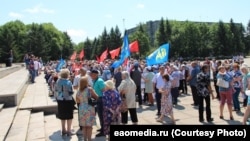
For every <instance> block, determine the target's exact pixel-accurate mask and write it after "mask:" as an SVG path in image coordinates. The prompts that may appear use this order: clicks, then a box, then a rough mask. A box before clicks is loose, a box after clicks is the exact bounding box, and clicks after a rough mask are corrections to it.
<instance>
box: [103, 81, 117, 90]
mask: <svg viewBox="0 0 250 141" xmlns="http://www.w3.org/2000/svg"><path fill="white" fill-rule="evenodd" d="M105 85H106V87H108V89H115V85H114V83H113V81H112V80H107V81H106V82H105Z"/></svg>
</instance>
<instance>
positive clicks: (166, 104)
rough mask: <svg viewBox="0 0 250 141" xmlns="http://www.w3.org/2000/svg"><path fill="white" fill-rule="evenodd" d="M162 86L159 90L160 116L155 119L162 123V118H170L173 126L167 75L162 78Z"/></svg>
mask: <svg viewBox="0 0 250 141" xmlns="http://www.w3.org/2000/svg"><path fill="white" fill-rule="evenodd" d="M162 77H163V80H164V82H165V83H164V86H163V88H161V89H160V90H159V92H160V93H161V95H162V96H161V116H160V117H159V118H158V119H156V120H157V121H158V122H163V118H164V116H170V118H171V120H172V124H175V119H174V113H173V102H172V95H171V81H170V76H169V75H168V74H164V75H163V76H162Z"/></svg>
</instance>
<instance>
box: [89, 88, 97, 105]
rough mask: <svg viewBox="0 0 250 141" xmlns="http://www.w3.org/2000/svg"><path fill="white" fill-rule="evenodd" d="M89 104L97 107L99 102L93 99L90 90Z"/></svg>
mask: <svg viewBox="0 0 250 141" xmlns="http://www.w3.org/2000/svg"><path fill="white" fill-rule="evenodd" d="M88 104H89V105H91V106H96V105H97V101H96V100H95V99H94V98H92V97H91V94H90V92H89V89H88Z"/></svg>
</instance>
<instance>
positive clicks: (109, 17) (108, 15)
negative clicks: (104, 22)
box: [104, 14, 113, 19]
mask: <svg viewBox="0 0 250 141" xmlns="http://www.w3.org/2000/svg"><path fill="white" fill-rule="evenodd" d="M104 17H105V18H107V19H111V18H113V16H112V15H111V14H106V15H105V16H104Z"/></svg>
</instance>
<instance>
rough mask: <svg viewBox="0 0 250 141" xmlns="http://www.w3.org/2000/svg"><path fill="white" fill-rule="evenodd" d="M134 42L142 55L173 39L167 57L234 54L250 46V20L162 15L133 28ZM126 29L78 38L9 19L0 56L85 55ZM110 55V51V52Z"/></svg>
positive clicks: (113, 42) (0, 36)
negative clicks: (201, 19) (202, 19)
mask: <svg viewBox="0 0 250 141" xmlns="http://www.w3.org/2000/svg"><path fill="white" fill-rule="evenodd" d="M129 30H131V32H129V33H130V34H129V41H130V43H131V42H133V41H135V40H137V41H138V42H139V50H140V52H139V53H137V54H132V57H133V55H134V56H137V57H138V56H139V57H141V58H144V59H145V57H146V56H147V55H149V54H150V53H151V52H152V51H154V50H155V49H157V48H158V47H159V46H161V45H162V44H165V43H169V44H170V52H169V57H170V58H171V59H176V58H178V57H180V56H181V57H184V58H197V57H207V56H214V57H217V56H232V55H236V54H240V53H241V54H242V53H244V54H245V55H247V54H248V53H249V50H250V21H249V23H248V24H247V26H246V28H245V27H244V26H243V25H242V24H240V23H234V21H233V19H230V21H229V22H228V23H224V22H223V21H218V22H214V23H210V22H191V21H174V20H168V19H166V20H164V19H163V18H161V19H160V20H159V21H155V22H152V21H150V22H147V23H146V24H143V23H140V24H139V25H138V26H136V27H135V28H134V29H129ZM122 39H123V35H122V33H121V32H120V29H119V28H118V26H115V27H112V28H111V29H110V30H109V31H108V30H107V29H106V27H104V30H103V32H102V34H101V35H99V36H98V37H95V38H94V39H89V38H88V37H87V38H86V39H83V41H82V42H80V43H78V44H74V43H73V42H72V40H71V38H70V36H69V35H68V33H67V32H61V31H59V30H58V29H57V28H56V27H54V25H53V24H52V23H42V24H38V23H32V24H27V25H25V24H24V23H23V22H22V21H20V20H16V21H10V22H7V23H5V24H4V25H2V26H0V60H1V63H3V62H4V61H5V60H6V59H7V54H8V52H9V51H10V50H13V54H14V62H22V61H23V56H24V54H26V53H30V54H34V55H35V56H38V57H42V59H43V60H44V61H49V60H58V59H60V58H61V57H62V58H64V59H68V58H69V57H70V56H71V55H72V53H73V52H74V51H77V53H80V51H81V50H82V49H84V51H85V57H84V59H96V57H97V56H100V55H101V54H102V52H104V51H105V50H106V49H108V50H109V51H110V50H113V49H116V48H118V47H121V46H122V41H123V40H122ZM108 57H110V56H108Z"/></svg>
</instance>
